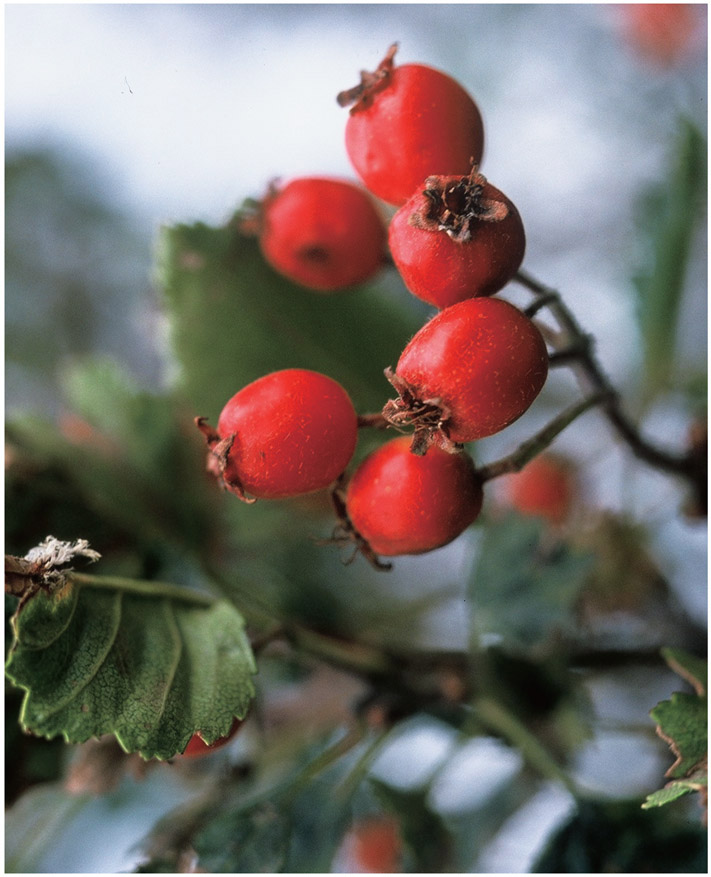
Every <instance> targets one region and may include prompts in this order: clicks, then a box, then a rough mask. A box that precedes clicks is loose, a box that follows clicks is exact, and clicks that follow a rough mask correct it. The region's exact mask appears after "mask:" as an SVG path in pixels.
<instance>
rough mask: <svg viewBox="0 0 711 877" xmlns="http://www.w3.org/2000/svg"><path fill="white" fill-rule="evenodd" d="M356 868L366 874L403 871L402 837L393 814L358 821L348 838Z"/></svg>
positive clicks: (349, 848) (348, 848)
mask: <svg viewBox="0 0 711 877" xmlns="http://www.w3.org/2000/svg"><path fill="white" fill-rule="evenodd" d="M346 846H347V852H348V854H349V859H352V862H349V864H351V865H352V866H353V870H357V871H359V872H364V873H366V874H395V873H397V872H399V871H400V865H401V857H402V840H401V838H400V829H399V826H398V823H397V821H396V820H395V819H393V818H392V817H391V816H370V817H368V818H366V819H361V820H359V821H358V822H356V823H355V825H354V826H353V828H352V829H351V830H350V832H349V834H348V837H347V839H346Z"/></svg>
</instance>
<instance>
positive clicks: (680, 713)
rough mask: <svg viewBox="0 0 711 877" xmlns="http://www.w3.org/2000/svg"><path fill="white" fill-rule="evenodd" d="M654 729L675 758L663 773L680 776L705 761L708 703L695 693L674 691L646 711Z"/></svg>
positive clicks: (675, 777) (676, 777)
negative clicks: (655, 728)
mask: <svg viewBox="0 0 711 877" xmlns="http://www.w3.org/2000/svg"><path fill="white" fill-rule="evenodd" d="M650 715H651V717H652V718H653V719H654V721H655V722H656V723H657V726H658V728H657V731H658V733H659V736H660V737H662V739H664V740H666V741H667V743H669V745H670V747H671V750H672V752H673V753H674V755H676V761H675V762H674V764H673V765H672V766H671V767H670V768H669V770H668V771H667V776H669V777H672V778H673V779H680V778H681V777H685V776H687V775H688V774H689V773H691V772H692V771H694V770H696V769H697V768H698V766H699V765H700V764H701V763H703V762H705V760H706V758H707V751H708V721H707V720H708V703H707V701H706V698H701V697H699V696H698V695H696V694H687V693H686V692H682V691H676V692H674V694H672V696H671V700H663V701H662V702H661V703H658V704H657V705H656V706H655V707H654V709H653V710H651V711H650Z"/></svg>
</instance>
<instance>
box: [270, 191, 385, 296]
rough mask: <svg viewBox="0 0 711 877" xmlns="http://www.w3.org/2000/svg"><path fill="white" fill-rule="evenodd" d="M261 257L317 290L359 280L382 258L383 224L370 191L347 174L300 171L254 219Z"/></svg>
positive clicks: (377, 266)
mask: <svg viewBox="0 0 711 877" xmlns="http://www.w3.org/2000/svg"><path fill="white" fill-rule="evenodd" d="M258 226H259V244H260V247H261V250H262V253H263V255H264V258H265V259H266V260H267V262H269V264H270V265H271V266H272V268H274V269H275V270H276V271H278V272H279V273H280V274H282V275H284V276H285V277H287V278H289V280H293V281H294V282H295V283H299V284H301V285H302V286H306V287H308V288H309V289H313V290H317V291H319V292H331V291H334V290H339V289H344V288H346V287H349V286H353V285H354V284H357V283H362V282H364V281H366V280H368V279H369V278H370V277H372V276H373V275H374V274H375V273H376V272H377V271H378V270H379V269H380V268H381V267H382V265H383V264H384V260H385V250H386V229H385V222H384V220H383V217H382V216H381V215H380V213H379V212H378V209H377V207H376V206H375V203H374V202H373V200H372V198H371V197H370V195H369V194H368V193H367V192H366V191H365V190H364V189H362V188H361V187H360V186H357V185H355V184H353V183H350V182H348V181H346V180H339V179H330V178H324V177H300V178H298V179H295V180H292V181H291V182H289V183H287V184H286V185H285V186H284V187H283V188H280V189H279V188H274V189H273V190H272V191H271V192H270V193H269V194H268V195H267V197H266V198H265V199H264V200H263V201H262V204H261V213H260V216H259V219H258Z"/></svg>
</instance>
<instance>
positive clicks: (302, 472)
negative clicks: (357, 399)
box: [197, 368, 358, 499]
mask: <svg viewBox="0 0 711 877" xmlns="http://www.w3.org/2000/svg"><path fill="white" fill-rule="evenodd" d="M197 424H198V427H199V428H200V429H201V431H202V432H203V433H204V434H205V436H206V438H207V442H208V446H209V447H210V457H209V460H210V468H211V469H212V471H213V472H215V473H216V474H218V475H219V476H220V477H221V479H222V481H223V483H224V485H225V486H226V487H227V488H228V489H230V490H232V492H234V493H236V494H237V495H238V496H239V497H240V498H241V499H246V497H245V493H249V494H251V495H252V497H255V498H270V499H275V498H282V497H289V496H297V495H299V494H302V493H310V492H311V491H314V490H320V489H321V488H324V487H327V486H328V485H329V484H331V482H333V481H334V480H335V479H336V478H338V476H339V475H341V473H342V472H343V471H344V469H345V468H346V466H347V465H348V463H349V462H350V459H351V457H352V456H353V451H354V450H355V446H356V440H357V432H358V417H357V415H356V412H355V409H354V408H353V403H352V402H351V400H350V397H349V396H348V393H347V392H346V391H345V390H344V388H343V387H342V386H341V385H340V384H339V383H338V382H337V381H334V380H333V379H332V378H330V377H328V376H326V375H323V374H320V373H319V372H315V371H310V370H308V369H300V368H290V369H284V370H282V371H276V372H272V373H271V374H268V375H264V377H261V378H258V379H257V380H256V381H253V382H252V383H251V384H248V385H247V386H246V387H244V388H243V389H241V390H240V391H239V392H238V393H236V394H235V395H234V396H233V397H232V398H231V399H230V400H229V401H228V402H227V404H226V405H225V407H224V408H223V409H222V413H221V414H220V418H219V420H218V423H217V431H216V432H215V431H213V430H212V429H211V428H210V427H209V426H207V425H206V424H205V422H204V420H203V419H202V418H198V420H197Z"/></svg>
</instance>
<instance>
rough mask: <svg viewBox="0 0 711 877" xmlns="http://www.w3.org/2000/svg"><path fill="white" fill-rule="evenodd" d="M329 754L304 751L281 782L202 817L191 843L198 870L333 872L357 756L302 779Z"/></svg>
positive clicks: (346, 821) (244, 794)
mask: <svg viewBox="0 0 711 877" xmlns="http://www.w3.org/2000/svg"><path fill="white" fill-rule="evenodd" d="M327 751H328V750H327V749H326V750H324V749H323V747H322V746H313V745H311V746H309V747H308V748H307V750H306V751H303V749H302V751H301V752H299V753H297V757H296V759H295V761H294V760H292V764H291V767H290V769H289V770H288V771H287V774H286V776H283V777H282V778H281V779H280V781H279V782H278V783H277V784H275V785H272V786H270V787H267V788H266V789H264V788H254V789H249V788H246V789H243V790H242V794H241V795H240V797H239V799H238V800H237V801H236V802H234V803H231V804H227V805H225V802H220V803H218V805H217V806H216V807H215V808H214V810H213V811H212V813H209V814H208V813H206V814H203V817H202V820H203V821H204V822H205V827H204V828H203V829H202V830H201V831H199V832H198V833H197V834H196V835H195V837H194V838H193V841H192V845H193V848H194V849H195V851H196V852H197V854H198V857H199V865H200V868H201V869H205V870H207V871H209V872H212V873H220V874H225V873H245V872H247V873H250V872H255V871H259V872H270V873H280V872H285V873H326V872H328V871H330V868H331V864H332V861H333V858H334V856H335V854H336V851H337V848H338V846H339V844H340V842H341V840H342V837H343V834H344V832H345V830H346V828H347V826H348V824H349V822H350V820H351V812H352V811H351V799H352V796H353V794H354V792H355V789H352V788H346V790H345V791H344V786H343V785H342V781H343V780H344V776H345V777H347V774H348V770H349V767H350V766H352V763H353V757H352V756H353V753H349V754H348V755H346V756H345V757H341V758H339V759H338V761H336V762H335V763H334V764H332V765H331V766H329V767H328V768H327V769H325V770H323V771H322V772H319V774H318V775H317V776H315V777H311V778H309V779H308V780H305V779H304V777H305V775H307V774H308V773H309V772H310V771H311V770H313V769H314V765H317V764H318V762H319V758H320V757H321V756H322V755H323V753H324V752H327ZM304 763H305V764H306V767H304Z"/></svg>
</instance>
